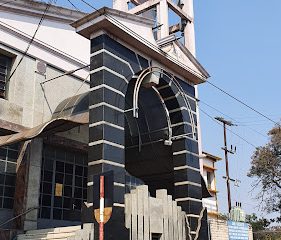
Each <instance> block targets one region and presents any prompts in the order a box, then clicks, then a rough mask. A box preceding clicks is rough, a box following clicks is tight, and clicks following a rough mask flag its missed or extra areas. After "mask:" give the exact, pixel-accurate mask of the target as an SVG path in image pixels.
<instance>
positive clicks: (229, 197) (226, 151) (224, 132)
mask: <svg viewBox="0 0 281 240" xmlns="http://www.w3.org/2000/svg"><path fill="white" fill-rule="evenodd" d="M215 119H216V120H218V121H220V122H222V123H223V136H224V147H222V150H224V156H225V170H226V177H225V179H226V187H227V199H228V212H229V213H230V210H231V194H230V181H233V179H231V178H230V177H229V165H228V153H231V154H234V153H235V151H233V150H232V148H231V150H228V149H227V140H226V126H234V124H233V123H232V122H231V121H227V120H225V119H224V118H222V117H216V118H215Z"/></svg>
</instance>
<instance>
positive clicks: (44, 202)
mask: <svg viewBox="0 0 281 240" xmlns="http://www.w3.org/2000/svg"><path fill="white" fill-rule="evenodd" d="M51 201H52V197H51V195H43V197H42V205H43V206H51Z"/></svg>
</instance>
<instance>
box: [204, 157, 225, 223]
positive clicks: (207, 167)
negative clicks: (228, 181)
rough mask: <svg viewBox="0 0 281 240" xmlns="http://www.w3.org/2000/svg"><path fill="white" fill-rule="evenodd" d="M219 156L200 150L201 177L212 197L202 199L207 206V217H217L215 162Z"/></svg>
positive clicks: (218, 159)
mask: <svg viewBox="0 0 281 240" xmlns="http://www.w3.org/2000/svg"><path fill="white" fill-rule="evenodd" d="M220 160H221V158H220V157H217V156H214V155H212V154H210V153H207V152H202V155H201V161H202V168H203V174H202V175H203V177H204V180H205V182H206V183H207V188H208V191H209V192H210V193H211V195H212V197H210V198H206V199H203V205H204V206H205V207H206V208H207V211H208V218H209V219H218V214H219V210H218V197H217V194H218V190H217V184H216V170H217V168H216V163H217V162H218V161H220Z"/></svg>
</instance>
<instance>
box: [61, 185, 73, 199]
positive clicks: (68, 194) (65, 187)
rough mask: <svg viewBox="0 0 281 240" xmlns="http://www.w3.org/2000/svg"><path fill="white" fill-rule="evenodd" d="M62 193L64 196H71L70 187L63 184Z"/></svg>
mask: <svg viewBox="0 0 281 240" xmlns="http://www.w3.org/2000/svg"><path fill="white" fill-rule="evenodd" d="M63 195H64V196H66V197H72V187H70V186H64V192H63Z"/></svg>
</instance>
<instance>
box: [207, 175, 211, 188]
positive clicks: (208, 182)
mask: <svg viewBox="0 0 281 240" xmlns="http://www.w3.org/2000/svg"><path fill="white" fill-rule="evenodd" d="M207 184H208V188H209V189H211V188H212V173H211V172H209V171H207Z"/></svg>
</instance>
